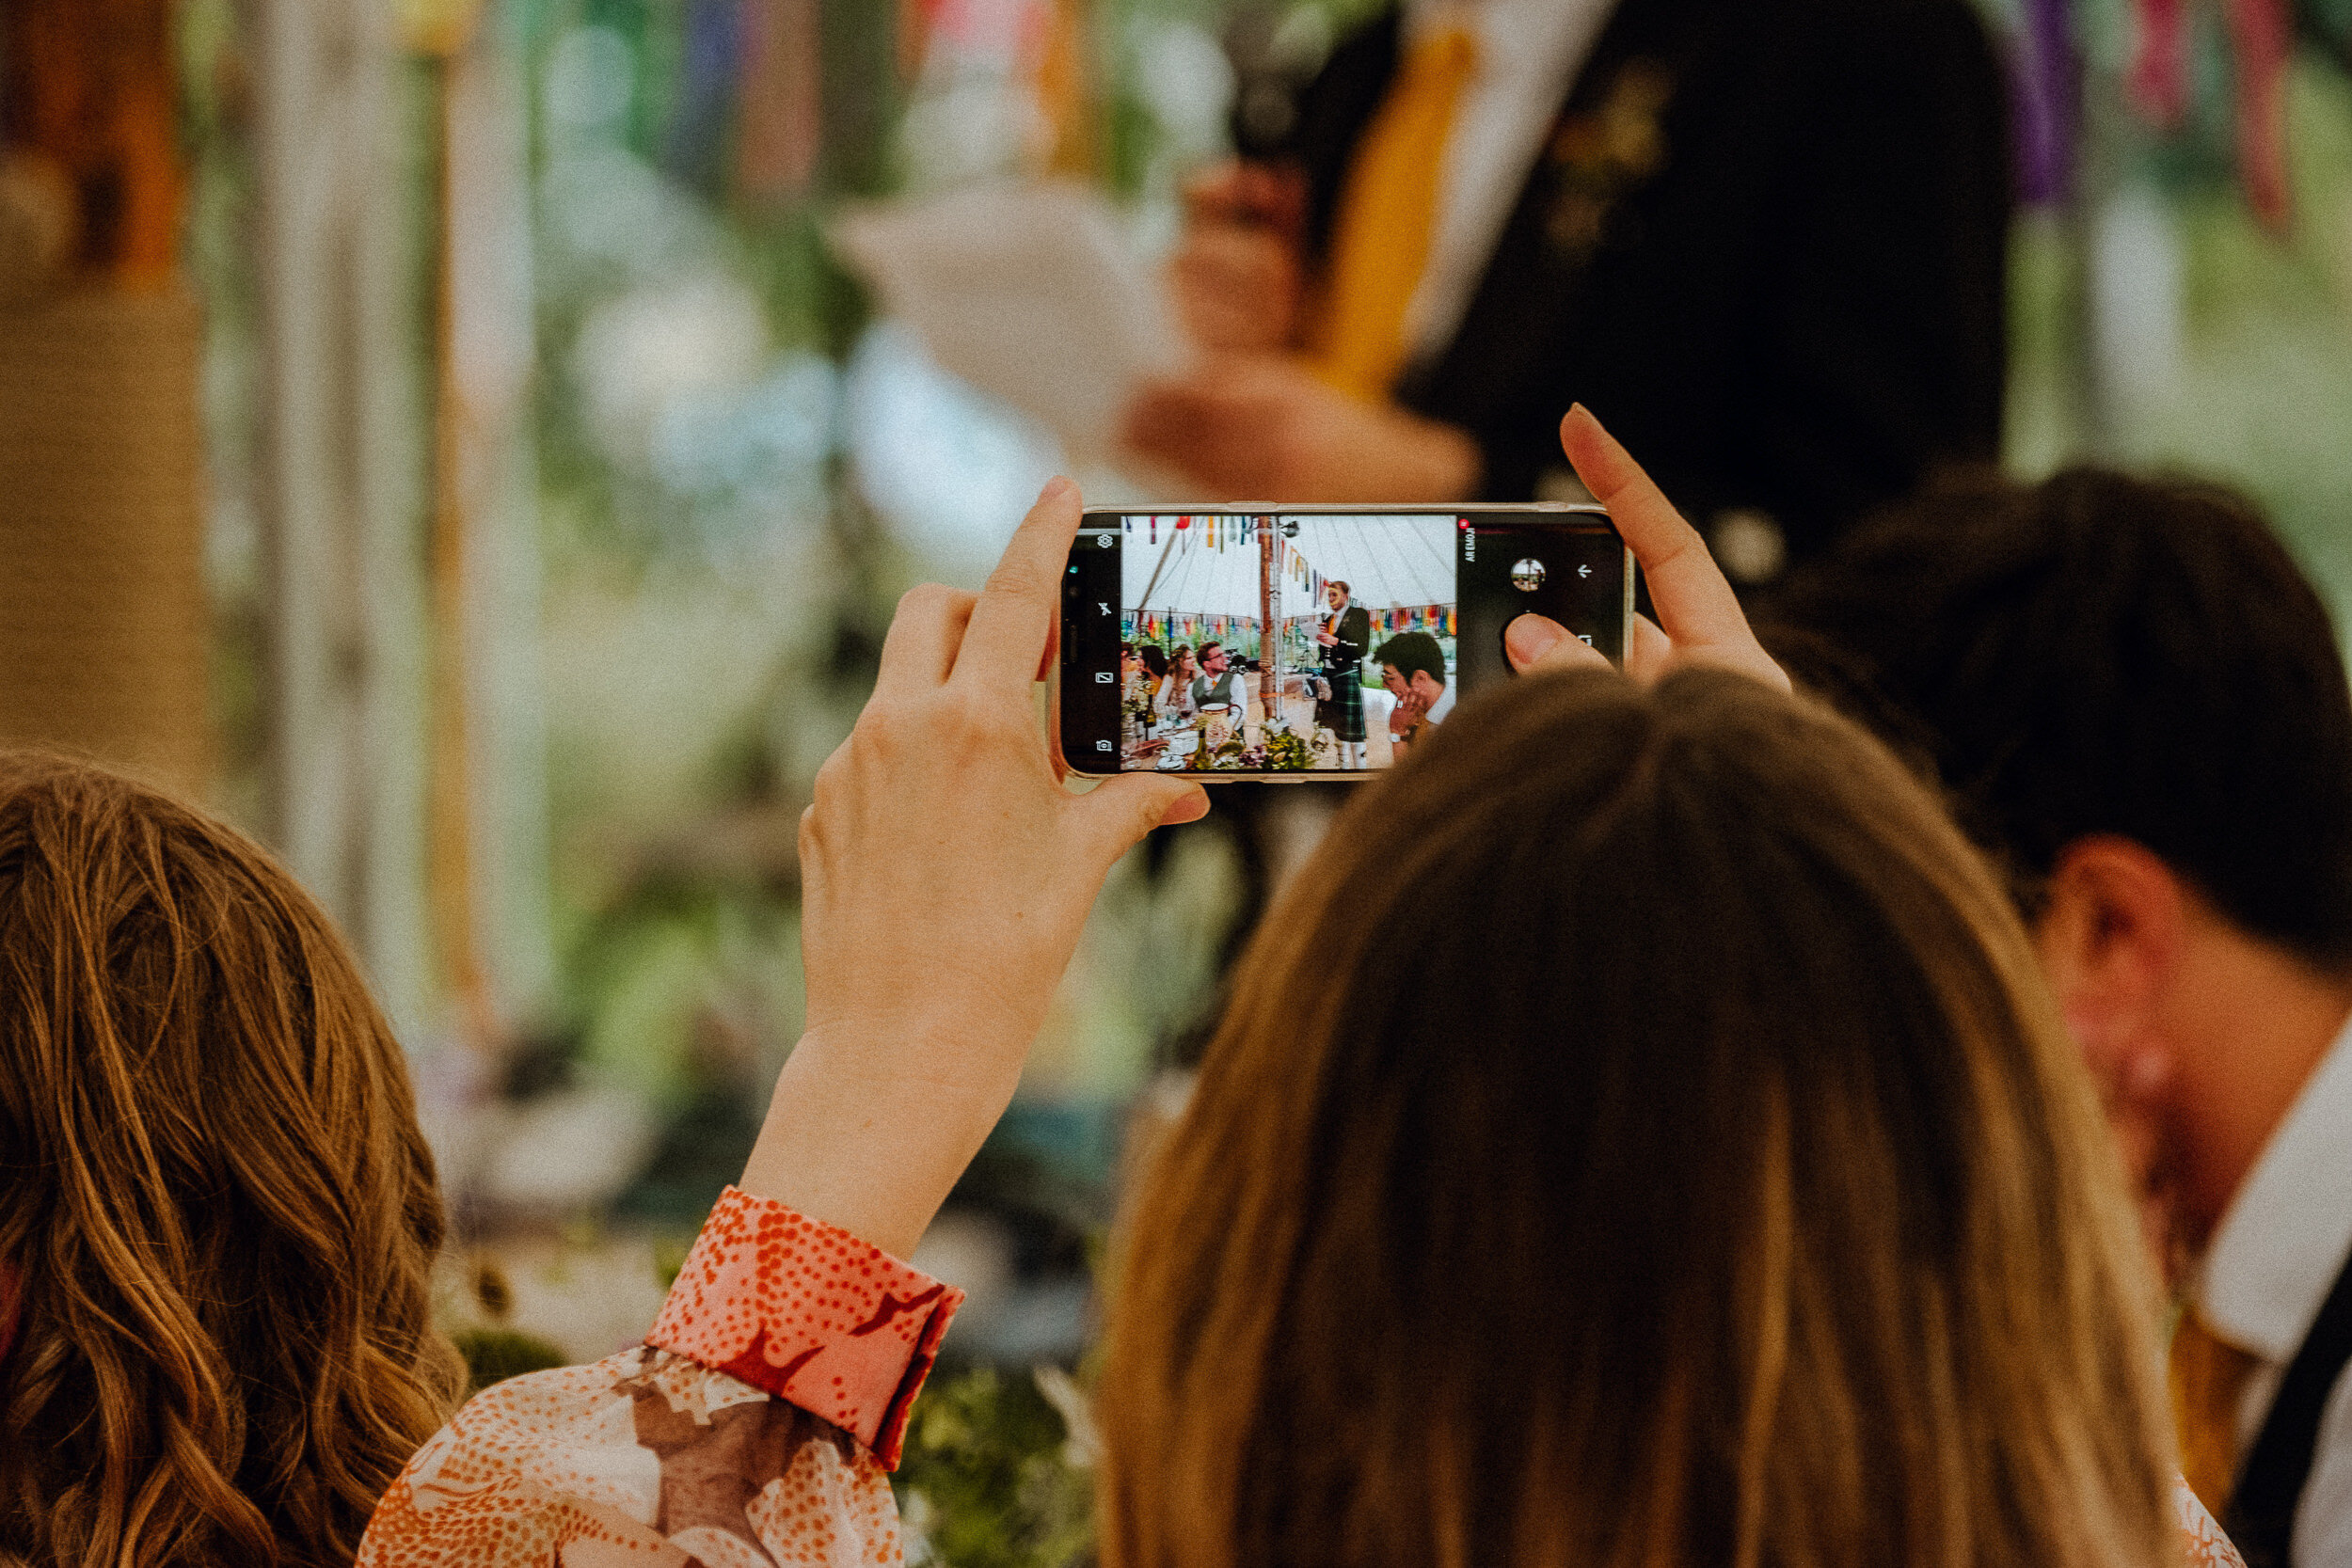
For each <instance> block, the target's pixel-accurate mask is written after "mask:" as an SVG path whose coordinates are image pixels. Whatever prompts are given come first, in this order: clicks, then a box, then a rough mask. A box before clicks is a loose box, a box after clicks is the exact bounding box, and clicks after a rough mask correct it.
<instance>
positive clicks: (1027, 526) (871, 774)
mask: <svg viewBox="0 0 2352 1568" xmlns="http://www.w3.org/2000/svg"><path fill="white" fill-rule="evenodd" d="M1078 518H1079V500H1078V493H1077V490H1076V487H1075V486H1073V485H1072V484H1071V483H1070V482H1069V481H1067V480H1060V479H1057V480H1056V481H1054V483H1051V484H1049V485H1047V486H1046V488H1045V493H1044V494H1043V495H1042V496H1041V497H1040V498H1039V500H1038V503H1037V505H1036V506H1035V507H1034V508H1033V509H1032V510H1031V511H1030V513H1029V515H1028V516H1027V518H1026V519H1025V521H1024V522H1023V523H1022V525H1021V528H1020V531H1018V532H1017V533H1015V534H1014V536H1013V539H1012V543H1011V544H1010V545H1009V546H1008V547H1007V548H1006V551H1005V556H1004V559H1003V561H1002V562H999V563H998V565H997V567H996V570H995V572H994V574H993V576H991V577H990V578H989V580H988V584H987V587H986V588H985V589H984V590H982V592H981V593H980V594H978V595H977V597H975V596H974V595H973V594H965V593H961V592H958V591H957V590H954V589H950V588H941V587H936V586H927V587H922V588H917V589H914V591H912V592H911V593H909V594H907V595H906V597H905V598H903V599H901V600H900V601H899V604H898V615H897V616H896V617H895V618H894V619H893V620H892V622H891V625H890V632H889V636H888V637H887V639H886V640H885V641H884V642H883V644H882V669H881V673H880V674H879V675H878V676H877V678H876V680H875V683H874V694H873V696H872V697H871V698H870V699H869V700H868V701H867V703H866V708H865V711H864V712H863V713H861V714H860V715H859V716H858V721H857V726H856V728H855V729H854V730H853V731H851V733H850V738H849V739H848V740H846V741H844V742H843V743H842V745H841V748H840V749H839V750H838V751H836V752H834V754H833V756H832V757H831V759H829V760H828V761H827V762H826V763H825V765H824V767H823V768H821V769H819V770H818V775H817V791H816V803H815V804H813V805H812V806H810V808H809V809H808V812H807V814H806V815H805V816H803V818H802V821H801V879H802V936H801V946H802V953H803V959H804V967H805V969H806V972H807V986H808V1013H807V1028H806V1032H805V1033H804V1034H803V1036H802V1037H801V1040H800V1043H799V1045H798V1046H796V1047H795V1048H794V1050H793V1053H792V1056H791V1059H790V1060H789V1061H788V1062H787V1064H786V1066H785V1069H784V1072H783V1075H782V1076H781V1077H780V1078H779V1079H778V1080H777V1083H776V1093H775V1098H774V1100H773V1101H772V1102H771V1104H770V1107H769V1111H768V1117H767V1121H766V1124H765V1125H764V1127H763V1128H762V1130H761V1132H760V1137H759V1142H758V1145H757V1147H756V1148H755V1149H754V1150H753V1153H752V1157H751V1161H750V1163H749V1164H747V1165H746V1166H745V1169H744V1173H743V1181H742V1185H743V1187H744V1189H745V1190H746V1191H749V1192H753V1193H756V1194H760V1195H763V1196H771V1197H775V1198H779V1199H781V1200H783V1201H784V1202H786V1203H788V1204H790V1205H791V1206H792V1207H794V1208H795V1209H798V1210H800V1211H801V1212H803V1213H806V1214H810V1215H813V1216H815V1217H817V1218H818V1219H823V1220H827V1221H830V1222H831V1223H833V1224H834V1225H838V1226H840V1227H843V1228H844V1229H847V1230H849V1231H850V1232H852V1233H854V1234H856V1235H858V1236H862V1237H864V1238H865V1239H866V1241H869V1242H871V1243H874V1244H875V1245H876V1246H879V1247H882V1249H883V1250H885V1251H888V1252H893V1253H896V1254H898V1256H900V1257H905V1256H906V1255H907V1254H908V1253H910V1252H912V1251H913V1250H914V1243H915V1242H916V1241H917V1240H918V1239H919V1238H920V1237H921V1235H922V1233H923V1229H924V1227H926V1226H927V1225H929V1224H930V1217H931V1215H932V1213H933V1212H936V1211H937V1209H938V1206H939V1204H940V1203H941V1201H943V1200H944V1199H945V1198H946V1196H947V1191H948V1189H949V1188H950V1187H952V1186H953V1185H954V1184H955V1181H956V1179H957V1178H958V1177H959V1176H961V1174H962V1172H963V1168H964V1166H965V1165H966V1164H969V1163H970V1161H971V1158H972V1156H973V1155H974V1154H975V1153H977V1151H978V1149H979V1146H980V1142H981V1140H982V1139H983V1138H985V1137H986V1136H987V1135H988V1132H989V1130H990V1129H991V1128H992V1127H993V1126H994V1125H995V1122H996V1119H997V1117H999V1116H1001V1115H1002V1114H1003V1112H1004V1108H1005V1105H1006V1104H1007V1102H1008V1101H1009V1100H1010V1099H1011V1097H1012V1091H1013V1088H1014V1085H1016V1084H1017V1083H1018V1082H1019V1080H1020V1075H1021V1066H1022V1062H1023V1060H1024V1058H1025V1056H1026V1055H1027V1053H1028V1049H1029V1044H1030V1042H1031V1040H1032V1039H1034V1038H1035V1037H1036V1035H1037V1031H1038V1028H1039V1026H1040V1025H1041V1023H1042V1022H1044V1018H1045V1012H1046V1008H1047V1006H1048V1005H1049V1004H1050V1002H1051V1001H1052V999H1053V994H1054V988H1055V986H1056V985H1057V982H1058V981H1059V980H1060V978H1061V974H1062V971H1063V970H1064V969H1065V968H1066V967H1068V965H1069V962H1070V958H1071V954H1072V953H1073V951H1075V949H1076V947H1077V942H1078V933H1079V929H1080V927H1083V926H1084V925H1085V923H1086V917H1087V911H1089V909H1091V908H1092V907H1093V903H1094V897H1095V895H1096V894H1097V893H1098V892H1099V891H1101V888H1102V885H1103V879H1104V876H1106V875H1107V874H1108V873H1109V871H1110V867H1111V864H1112V863H1113V862H1115V861H1116V860H1118V859H1119V857H1120V855H1122V854H1124V853H1125V852H1126V851H1127V850H1128V849H1129V848H1130V847H1133V846H1134V844H1135V843H1136V841H1137V840H1138V839H1140V838H1142V837H1143V835H1144V834H1146V833H1147V832H1151V831H1152V829H1153V828H1154V827H1157V826H1160V825H1162V824H1164V823H1175V822H1189V821H1192V820H1194V819H1195V818H1198V817H1200V816H1202V815H1203V814H1204V813H1206V812H1207V810H1208V797H1207V795H1206V793H1205V792H1204V791H1202V789H1201V788H1200V785H1199V784H1192V783H1189V782H1185V781H1179V780H1173V779H1165V778H1158V777H1154V776H1152V775H1149V774H1136V775H1129V776H1125V777H1121V778H1117V779H1112V780H1109V781H1107V782H1105V783H1104V784H1101V785H1099V786H1097V787H1096V788H1095V789H1093V790H1092V791H1091V792H1089V793H1088V794H1085V795H1075V794H1073V793H1071V792H1070V791H1069V790H1068V789H1067V788H1066V787H1065V786H1064V784H1063V783H1062V779H1061V777H1060V775H1059V773H1058V772H1057V768H1056V767H1055V764H1054V762H1053V759H1052V756H1051V754H1050V752H1049V751H1048V747H1047V742H1046V740H1045V737H1044V736H1041V735H1040V734H1039V732H1038V723H1037V714H1036V709H1035V707H1034V705H1033V701H1032V696H1031V686H1032V683H1033V682H1034V681H1036V680H1037V679H1038V678H1039V677H1040V672H1041V670H1042V669H1043V668H1044V667H1045V665H1046V661H1047V660H1048V659H1049V658H1050V657H1051V656H1052V651H1053V648H1054V640H1055V633H1056V628H1057V622H1058V618H1059V615H1060V610H1061V593H1060V581H1061V573H1062V569H1063V564H1064V562H1065V561H1066V559H1067V557H1068V555H1069V551H1070V546H1071V542H1072V540H1073V538H1074V537H1075V535H1076V532H1077V528H1078Z"/></svg>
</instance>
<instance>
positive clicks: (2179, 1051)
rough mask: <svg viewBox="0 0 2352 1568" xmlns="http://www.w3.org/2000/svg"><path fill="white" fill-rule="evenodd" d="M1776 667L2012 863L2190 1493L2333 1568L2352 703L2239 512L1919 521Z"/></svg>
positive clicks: (2078, 475)
mask: <svg viewBox="0 0 2352 1568" xmlns="http://www.w3.org/2000/svg"><path fill="white" fill-rule="evenodd" d="M1775 614H1776V616H1777V617H1778V618H1779V619H1780V620H1781V621H1782V622H1783V623H1784V624H1785V626H1786V628H1787V629H1785V630H1780V631H1774V632H1772V633H1771V634H1770V635H1771V637H1772V641H1773V643H1774V646H1775V647H1776V648H1778V649H1779V650H1780V651H1781V652H1782V653H1783V655H1784V657H1786V658H1787V659H1788V661H1789V662H1790V664H1791V667H1792V668H1794V669H1795V670H1797V671H1798V672H1799V673H1801V675H1803V676H1804V677H1805V678H1807V679H1809V680H1810V681H1811V682H1813V683H1814V684H1816V685H1818V686H1819V687H1820V688H1821V689H1824V690H1825V691H1828V692H1831V693H1833V694H1835V695H1836V696H1837V697H1838V698H1839V699H1840V700H1841V701H1843V702H1844V703H1845V704H1846V705H1848V706H1849V707H1851V709H1852V711H1854V712H1855V713H1856V714H1857V715H1859V716H1861V717H1863V718H1864V719H1865V720H1866V721H1868V722H1871V723H1873V724H1874V725H1875V726H1877V727H1878V728H1879V729H1880V730H1881V731H1882V732H1883V734H1885V736H1887V737H1888V738H1889V739H1891V740H1892V741H1893V742H1894V743H1895V744H1896V745H1898V746H1899V747H1900V748H1902V749H1904V750H1906V751H1908V752H1911V753H1913V755H1914V756H1915V758H1916V759H1917V760H1918V762H1919V764H1920V766H1921V768H1923V770H1925V771H1927V772H1929V773H1930V774H1931V775H1932V776H1934V777H1936V778H1938V779H1940V780H1941V781H1942V783H1943V784H1944V786H1945V787H1946V788H1947V790H1948V792H1949V794H1950V797H1951V800H1952V805H1953V809H1954V810H1955V812H1956V813H1957V815H1958V816H1959V819H1960V821H1961V823H1962V825H1963V827H1964V828H1965V829H1966V830H1967V831H1968V832H1970V833H1971V834H1972V835H1973V836H1974V837H1975V838H1976V840H1977V841H1978V842H1979V844H1980V845H1982V846H1983V847H1985V848H1986V849H1987V850H1989V851H1990V852H1991V853H1992V854H1993V856H1994V859H1995V860H1996V861H1997V862H1998V863H2000V864H2002V865H2004V866H2006V867H2007V868H2008V869H2009V870H2010V874H2011V877H2012V882H2013V888H2014V894H2015V897H2016V901H2017V903H2018V905H2019V907H2020V908H2021V909H2022V910H2023V911H2025V912H2026V916H2027V918H2028V919H2029V920H2030V921H2031V922H2032V925H2033V931H2034V938H2035V942H2036V945H2037V947H2038V948H2039V950H2040V954H2041V958H2042V964H2043V967H2044V969H2045V970H2046V971H2047V973H2048V974H2049V977H2050V981H2051V984H2052V987H2053V989H2054V990H2056V991H2057V993H2058V1001H2059V1004H2060V1006H2061V1007H2062V1008H2063V1010H2064V1014H2065V1017H2066V1021H2067V1022H2068V1024H2069V1025H2070V1027H2071V1029H2072V1031H2073V1033H2074V1037H2075V1039H2076V1041H2077V1043H2078V1045H2079V1046H2080V1048H2081V1049H2082V1050H2083V1051H2084V1052H2085V1053H2087V1055H2088V1056H2089V1058H2090V1061H2091V1063H2092V1064H2093V1067H2094V1069H2095V1070H2096V1071H2097V1073H2098V1074H2099V1076H2100V1077H2101V1078H2102V1079H2103V1080H2104V1082H2105V1083H2106V1085H2107V1093H2108V1096H2109V1099H2110V1101H2111V1103H2112V1113H2113V1115H2114V1117H2115V1118H2116V1121H2117V1125H2118V1127H2119V1130H2120V1131H2121V1132H2122V1135H2123V1137H2124V1139H2125V1142H2126V1146H2127V1148H2130V1149H2132V1150H2133V1151H2134V1153H2135V1156H2136V1160H2137V1164H2138V1166H2139V1174H2140V1183H2141V1187H2142V1193H2143V1201H2144V1203H2145V1205H2146V1208H2147V1217H2148V1220H2149V1224H2150V1228H2151V1232H2152V1236H2153V1239H2154V1240H2155V1243H2156V1245H2157V1247H2158V1250H2159V1252H2160V1253H2161V1254H2162V1255H2164V1256H2165V1257H2166V1258H2167V1259H2168V1260H2169V1263H2170V1264H2171V1266H2172V1269H2173V1272H2174V1273H2175V1274H2176V1275H2179V1276H2180V1277H2181V1279H2182V1282H2183V1284H2184V1286H2185V1310H2184V1311H2183V1312H2182V1314H2181V1317H2180V1320H2179V1326H2178V1328H2177V1329H2176V1331H2175V1334H2174V1337H2173V1341H2172V1351H2171V1365H2172V1374H2173V1395H2174V1402H2175V1415H2176V1419H2177V1421H2178V1423H2179V1428H2180V1440H2181V1448H2182V1452H2183V1456H2184V1462H2185V1470H2186V1473H2187V1476H2188V1479H2189V1481H2190V1483H2191V1484H2192V1485H2194V1486H2195V1487H2196V1489H2197V1491H2198V1492H2199V1494H2200V1495H2201V1497H2203V1498H2204V1500H2205V1501H2206V1503H2207V1504H2208V1505H2210V1506H2211V1507H2212V1509H2213V1510H2214V1512H2215V1513H2218V1514H2220V1515H2221V1517H2222V1520H2223V1523H2224V1524H2226V1525H2227V1526H2228V1527H2229V1528H2230V1532H2231V1534H2232V1535H2233V1537H2235V1538H2236V1540H2237V1541H2238V1543H2239V1544H2240V1545H2241V1546H2242V1547H2243V1548H2244V1549H2245V1551H2246V1555H2247V1557H2248V1560H2249V1561H2252V1562H2254V1563H2256V1564H2257V1565H2258V1568H2261V1565H2266V1564H2283V1563H2287V1562H2294V1563H2297V1564H2300V1565H2302V1568H2329V1565H2335V1568H2342V1565H2345V1564H2352V1378H2347V1377H2346V1376H2345V1375H2344V1366H2345V1363H2346V1360H2347V1358H2348V1357H2352V1257H2348V1256H2347V1255H2352V695H2347V691H2346V685H2345V678H2344V665H2343V659H2342V656H2341V654H2340V652H2339V649H2338V644H2337V641H2336V635H2335V630H2334V628H2333V627H2332V626H2330V624H2329V620H2328V611H2327V609H2326V608H2325V606H2324V605H2323V604H2322V603H2321V601H2320V598H2319V595H2318V594H2316V593H2314V592H2313V591H2312V586H2311V584H2310V583H2309V582H2308V581H2306V580H2305V578H2304V577H2303V575H2302V573H2301V572H2300V571H2298V570H2297V569H2296V564H2295V562H2294V561H2293V560H2292V558H2290V557H2289V555H2288V554H2287V551H2286V549H2285V548H2284V547H2283V546H2281V545H2280V541H2279V540H2278V538H2277V537H2276V536H2275V535H2274V534H2273V533H2272V532H2271V531H2270V530H2269V529H2268V528H2267V527H2266V526H2265V523H2264V521H2263V519H2262V518H2261V516H2260V515H2258V514H2257V513H2256V512H2255V511H2254V510H2253V509H2252V508H2251V507H2249V505H2248V504H2247V503H2245V502H2244V501H2242V500H2240V499H2237V498H2235V497H2233V496H2231V495H2229V494H2227V493H2224V492H2220V491H2217V490H2214V489H2210V488H2206V487H2202V486H2197V485H2191V484H2184V483H2143V482H2140V481H2137V480H2133V479H2129V478H2126V477H2123V476H2121V475H2117V474H2112V473H2104V472H2099V471H2095V470H2077V471H2074V472H2069V473H2064V474H2060V475H2058V477H2056V478H2054V479H2051V480H2049V481H2048V482H2046V483H2042V484H2040V485H2036V486H2031V487H2022V486H2011V485H2003V484H1995V483H1987V484H1981V485H1973V486H1970V487H1967V488H1963V489H1957V490H1954V491H1951V492H1949V493H1947V494H1942V495H1938V496H1934V497H1931V498H1929V499H1921V500H1919V501H1917V502H1915V503H1913V504H1911V505H1909V506H1907V507H1905V508H1903V509H1901V510H1900V511H1899V512H1898V513H1897V514H1895V515H1891V516H1889V517H1887V518H1885V519H1884V520H1883V521H1882V522H1880V523H1878V524H1876V525H1874V526H1873V527H1871V528H1868V529H1867V530H1865V531H1861V532H1858V533H1856V534H1855V535H1854V536H1852V537H1851V538H1850V539H1849V540H1847V541H1846V542H1845V543H1844V544H1843V545H1841V546H1839V548H1838V549H1837V550H1836V552H1835V553H1833V554H1832V555H1831V556H1830V557H1828V558H1827V559H1825V560H1823V561H1822V562H1819V563H1818V564H1817V565H1816V566H1814V567H1812V568H1810V569H1808V570H1806V571H1804V572H1802V573H1799V574H1797V575H1796V576H1794V577H1792V578H1790V579H1789V580H1788V582H1787V583H1786V584H1785V585H1784V588H1783V590H1782V592H1781V593H1780V594H1778V595H1777V597H1776V601H1775Z"/></svg>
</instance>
